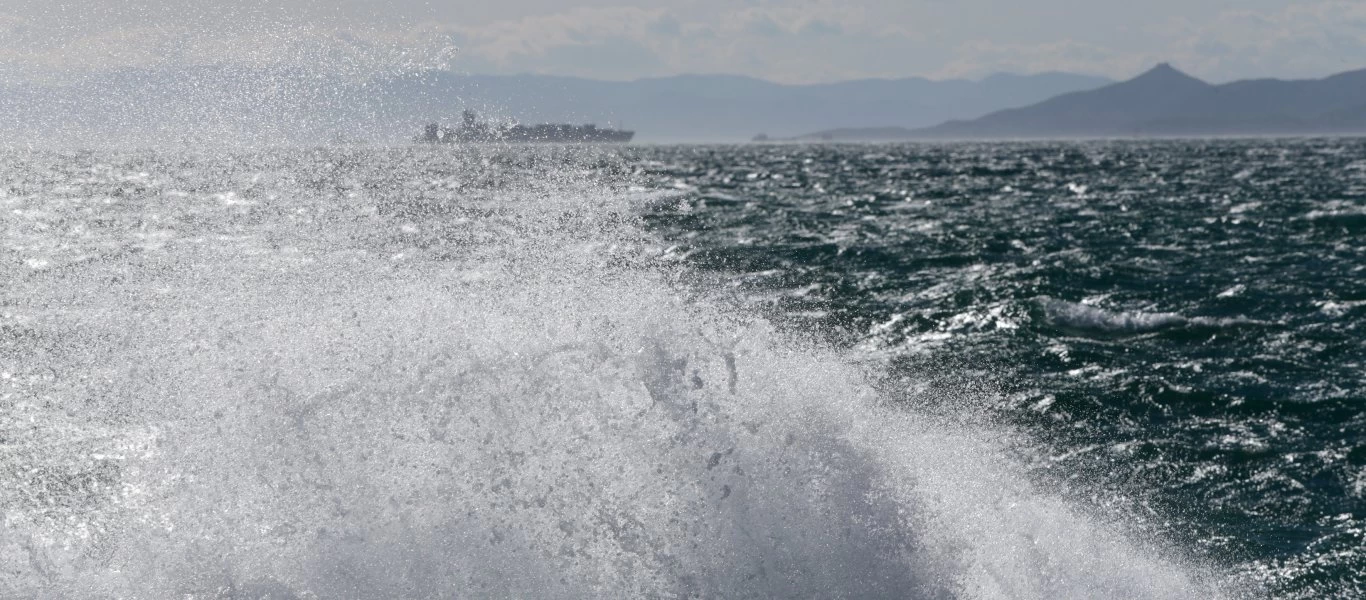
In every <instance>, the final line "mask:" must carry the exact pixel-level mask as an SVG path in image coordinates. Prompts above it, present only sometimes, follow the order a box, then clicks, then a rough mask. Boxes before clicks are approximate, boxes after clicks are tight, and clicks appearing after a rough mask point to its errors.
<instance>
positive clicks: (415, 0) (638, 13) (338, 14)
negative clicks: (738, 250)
mask: <svg viewBox="0 0 1366 600" xmlns="http://www.w3.org/2000/svg"><path fill="white" fill-rule="evenodd" d="M5 1H6V2H7V3H8V4H7V5H6V7H5V8H4V9H0V65H5V71H6V72H7V73H8V72H11V71H14V70H15V69H29V70H32V71H46V72H49V73H53V72H60V73H67V74H75V73H79V72H83V71H90V70H99V69H108V68H118V67H122V66H169V65H174V64H205V63H216V62H241V63H249V64H257V65H260V64H265V65H284V64H291V63H294V64H296V65H303V66H305V67H308V68H318V69H333V70H337V69H340V70H347V71H351V72H355V73H357V74H360V73H362V72H364V71H365V70H366V69H372V70H373V69H378V70H400V69H410V68H434V67H435V68H439V67H443V66H449V67H451V68H453V69H455V70H459V71H470V72H495V73H516V72H540V73H556V74H563V75H578V76H589V77H600V78H612V79H623V78H634V77H641V76H657V75H668V74H675V73H685V72H694V73H696V72H706V73H717V72H721V73H739V74H748V75H754V76H759V77H765V78H768V79H774V80H779V81H786V82H810V81H828V80H838V79H850V78H858V77H902V76H909V75H930V76H940V77H980V76H985V75H988V74H991V73H994V72H1000V71H1010V72H1037V71H1048V70H1067V71H1075V72H1083V73H1093V74H1104V75H1109V76H1113V77H1124V76H1128V75H1132V74H1136V73H1138V72H1140V71H1142V70H1144V69H1146V68H1147V67H1149V66H1151V65H1152V64H1153V63H1156V62H1160V61H1172V62H1174V63H1176V64H1177V65H1178V66H1180V67H1182V68H1184V69H1187V70H1189V71H1191V72H1192V73H1194V74H1196V75H1199V76H1202V77H1206V78H1210V79H1213V80H1226V79H1232V78H1235V77H1246V76H1254V75H1274V76H1295V75H1300V76H1309V75H1315V76H1316V75H1323V74H1327V73H1331V72H1335V71H1341V70H1345V69H1348V68H1355V67H1360V66H1363V65H1366V2H1361V1H1360V0H1301V1H1299V2H1290V1H1289V0H1245V1H1244V2H1241V3H1240V4H1239V5H1238V8H1226V7H1221V6H1219V5H1215V4H1210V3H1202V2H1191V1H1190V0H1151V1H1150V2H1149V3H1145V4H1143V5H1141V6H1140V5H1123V6H1120V5H1114V6H1109V7H1108V8H1107V7H1097V6H1095V5H1092V4H1086V5H1079V4H1076V3H1075V2H1074V0H1037V1H1036V2H1032V3H1028V4H1025V3H1007V2H1004V1H1003V0H959V1H956V2H947V1H944V0H745V1H744V2H734V1H733V0H643V1H640V2H636V3H632V4H630V5H627V4H624V3H622V2H623V0H500V2H497V3H477V4H474V3H449V2H447V3H435V2H429V1H427V0H390V1H389V2H385V3H379V2H376V1H374V0H337V1H336V2H332V3H327V2H322V1H321V0H247V1H246V2H226V1H223V2H204V1H203V0H120V1H119V2H115V1H114V0H90V2H85V3H76V2H74V0H44V1H43V2H40V1H38V0H5ZM16 3H17V4H16ZM16 6H17V7H21V8H14V7H16ZM25 6H27V7H29V8H28V9H24V8H22V7H25ZM53 7H57V8H53ZM385 11H388V13H392V14H388V13H386V12H385ZM380 13H383V14H380ZM377 15H379V16H377ZM457 47H458V49H459V51H458V52H456V51H455V49H456V48H457Z"/></svg>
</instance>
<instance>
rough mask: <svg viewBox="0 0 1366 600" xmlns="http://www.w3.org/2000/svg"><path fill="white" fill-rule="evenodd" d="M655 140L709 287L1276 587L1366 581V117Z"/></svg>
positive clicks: (679, 222)
mask: <svg viewBox="0 0 1366 600" xmlns="http://www.w3.org/2000/svg"><path fill="white" fill-rule="evenodd" d="M634 152H635V153H636V154H638V155H639V158H640V160H642V161H643V164H644V165H645V170H646V173H647V175H648V177H649V179H650V180H651V181H652V182H653V184H654V185H656V186H659V187H665V188H676V189H681V190H685V191H686V193H685V194H684V195H683V196H681V197H680V198H679V199H678V201H677V202H676V203H675V202H672V201H670V202H668V203H665V204H662V205H660V206H658V207H656V208H655V209H654V210H653V211H651V212H650V213H649V214H648V216H647V219H648V221H649V223H650V225H651V228H652V229H653V230H654V231H655V232H656V233H657V234H658V235H660V236H662V237H663V238H665V239H667V240H670V241H672V242H673V243H676V244H677V247H675V248H673V249H672V250H671V251H670V256H672V257H675V258H678V259H681V260H683V261H684V262H685V263H686V264H689V265H693V266H695V267H698V268H699V269H700V271H701V272H702V275H700V276H699V277H698V279H699V282H698V283H699V284H702V285H700V286H699V287H707V288H711V287H713V286H712V285H711V284H715V283H722V284H724V286H728V287H729V288H730V289H732V290H733V292H734V293H733V294H732V295H731V296H730V299H731V300H733V301H735V302H738V303H741V304H744V305H746V306H747V307H749V308H751V309H755V310H758V311H760V312H762V313H764V314H766V315H769V316H770V317H771V318H773V319H774V320H776V321H778V322H780V323H783V324H784V326H785V327H786V328H788V329H789V330H791V331H796V332H807V333H812V334H814V335H815V336H816V337H818V338H821V339H824V340H826V341H832V342H833V343H835V344H837V345H840V346H843V347H846V348H849V349H853V350H857V351H859V352H862V353H865V354H866V356H867V357H868V358H869V359H870V360H874V361H883V362H885V363H886V365H887V366H888V368H889V371H890V372H891V373H892V374H893V375H892V383H891V384H889V385H891V386H893V387H895V386H898V385H900V386H902V387H904V389H906V390H908V391H907V398H908V401H916V402H921V403H925V404H935V403H936V402H938V403H941V404H942V408H944V409H946V410H953V409H954V407H955V406H960V405H962V404H963V403H969V404H973V405H974V407H975V408H980V407H981V405H985V406H986V407H987V408H988V409H989V413H990V414H992V415H994V417H993V418H996V419H999V420H1002V421H1005V422H1008V423H1010V424H1012V425H1013V426H1016V427H1019V428H1021V429H1023V430H1024V431H1027V432H1028V433H1029V437H1030V438H1031V440H1033V441H1032V444H1034V445H1033V446H1031V447H1030V449H1028V450H1025V451H1023V452H1022V455H1023V456H1024V457H1025V459H1026V460H1028V461H1029V462H1030V464H1031V468H1032V470H1033V473H1034V476H1035V477H1036V478H1037V479H1038V480H1040V481H1042V482H1045V485H1049V486H1051V487H1053V488H1054V489H1057V490H1060V491H1061V493H1063V494H1065V495H1068V496H1070V497H1073V498H1075V499H1077V500H1079V501H1081V502H1083V503H1089V504H1091V505H1092V506H1094V507H1095V508H1096V510H1097V511H1099V512H1101V513H1105V512H1107V511H1108V512H1113V513H1115V514H1120V513H1124V514H1128V515H1131V516H1132V515H1139V516H1140V517H1145V518H1144V519H1142V520H1143V522H1144V524H1145V525H1144V526H1145V527H1148V528H1151V529H1152V530H1153V531H1154V532H1155V533H1157V534H1158V535H1159V536H1161V537H1164V538H1166V539H1171V540H1174V541H1176V542H1177V543H1178V544H1180V545H1182V546H1183V547H1185V548H1187V549H1188V552H1190V553H1192V554H1194V555H1199V556H1203V557H1207V558H1208V559H1211V560H1212V561H1213V562H1214V563H1216V564H1220V565H1224V566H1225V567H1227V568H1229V569H1231V570H1233V571H1235V572H1238V573H1241V574H1242V575H1243V576H1245V577H1248V578H1250V579H1253V580H1257V581H1260V582H1262V583H1263V584H1264V585H1265V586H1266V587H1267V589H1268V590H1269V591H1271V592H1272V593H1273V594H1274V595H1276V596H1284V597H1349V596H1355V595H1357V594H1366V575H1363V573H1366V551H1363V550H1362V549H1363V547H1366V341H1364V340H1366V141H1361V140H1313V141H1256V140H1249V141H1162V142H1114V143H1100V142H1097V143H1017V144H964V145H925V146H919V145H904V146H746V147H659V148H642V149H637V150H635V151H634Z"/></svg>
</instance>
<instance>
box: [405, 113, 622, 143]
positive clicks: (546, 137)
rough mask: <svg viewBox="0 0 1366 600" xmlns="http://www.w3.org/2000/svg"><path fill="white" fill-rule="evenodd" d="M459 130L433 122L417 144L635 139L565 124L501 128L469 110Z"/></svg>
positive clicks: (578, 141)
mask: <svg viewBox="0 0 1366 600" xmlns="http://www.w3.org/2000/svg"><path fill="white" fill-rule="evenodd" d="M463 116H464V119H463V121H462V122H461V123H460V126H459V127H446V126H442V125H439V124H437V123H431V124H429V125H427V128H426V129H425V130H424V131H423V132H422V135H421V136H420V137H418V138H417V140H418V141H420V142H427V143H432V144H453V143H459V142H473V143H490V142H505V143H559V144H624V143H626V142H629V141H631V138H633V137H635V135H636V132H634V131H624V130H620V129H605V128H599V127H598V126H597V125H591V124H590V125H566V124H558V123H544V124H541V125H501V124H497V123H488V122H484V121H480V120H479V116H478V115H476V114H475V113H474V111H472V110H467V111H465V113H464V115H463Z"/></svg>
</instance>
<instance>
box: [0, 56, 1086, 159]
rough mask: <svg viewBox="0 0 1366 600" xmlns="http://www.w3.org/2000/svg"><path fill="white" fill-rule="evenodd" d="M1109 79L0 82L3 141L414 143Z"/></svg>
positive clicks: (793, 116)
mask: <svg viewBox="0 0 1366 600" xmlns="http://www.w3.org/2000/svg"><path fill="white" fill-rule="evenodd" d="M1107 83H1109V80H1106V79H1103V78H1098V77H1090V76H1083V75H1071V74H1066V73H1044V74H1039V75H1027V76H1024V75H994V76H991V77H987V78H986V79H983V80H980V81H969V80H945V81H932V80H928V79H923V78H906V79H867V80H857V81H846V82H838V83H828V84H816V85H784V84H777V83H772V82H768V81H763V80H759V79H754V78H749V77H740V76H728V75H682V76H676V77H663V78H651V79H640V80H636V81H624V82H623V81H598V80H590V79H580V78H574V77H556V76H545V75H512V76H495V75H461V74H456V73H451V72H445V71H432V72H424V73H410V74H402V75H393V76H384V77H376V78H368V79H356V78H354V77H345V76H342V75H339V74H335V73H327V72H322V73H318V72H306V71H299V70H289V69H274V70H252V69H246V68H240V67H227V66H204V67H190V68H180V69H162V70H140V69H128V70H122V71H116V72H110V73H102V74H97V75H91V76H88V77H84V78H81V79H80V80H78V81H75V82H66V83H63V84H59V85H57V84H46V85H33V84H24V85H18V84H11V85H8V86H0V139H3V140H7V141H9V142H11V143H13V142H15V141H25V140H35V139H36V140H41V141H43V142H50V143H65V144H70V143H80V142H81V141H82V140H91V141H93V142H99V141H105V142H107V143H142V142H146V143H158V142H166V141H177V140H181V141H187V142H191V143H197V142H199V141H201V140H203V141H215V140H228V141H232V140H242V141H246V142H251V143H260V142H263V141H264V142H279V143H310V142H326V141H330V140H334V139H356V140H371V141H378V142H395V141H402V140H406V139H410V138H411V137H412V136H414V135H416V134H417V133H418V132H419V130H420V128H421V125H422V124H423V123H426V122H430V121H446V122H453V121H454V120H455V119H456V118H457V117H458V115H459V114H460V111H461V110H463V109H465V108H473V109H475V110H477V111H479V112H480V113H481V114H482V115H484V116H487V117H489V118H494V119H507V120H517V121H520V122H523V123H538V122H572V123H588V122H595V123H599V124H604V125H606V124H610V125H614V126H620V127H625V128H629V129H634V130H636V132H637V137H636V139H637V141H642V142H668V141H693V142H706V141H716V142H723V141H746V140H748V139H750V137H751V136H753V135H755V134H756V133H760V132H763V133H767V134H769V135H772V136H775V137H782V136H792V135H795V134H798V133H800V132H802V131H810V130H812V129H828V128H849V127H853V128H858V127H875V126H887V125H892V126H897V127H904V128H914V127H926V126H929V125H933V124H935V123H940V122H943V121H945V120H949V119H966V118H974V117H977V116H980V115H984V114H987V113H990V112H992V111H996V110H1000V109H1002V108H1008V107H1013V106H1025V105H1028V104H1031V103H1034V102H1038V101H1040V100H1043V99H1046V98H1049V97H1053V96H1056V95H1058V94H1061V93H1066V92H1073V91H1078V90H1087V89H1094V88H1096V87H1099V86H1102V85H1105V84H1107ZM72 140H75V141H74V142H73V141H72Z"/></svg>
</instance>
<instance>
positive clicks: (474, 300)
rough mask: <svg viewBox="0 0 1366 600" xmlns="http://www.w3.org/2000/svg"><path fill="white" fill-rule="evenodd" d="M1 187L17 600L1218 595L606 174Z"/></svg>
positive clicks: (367, 164)
mask: <svg viewBox="0 0 1366 600" xmlns="http://www.w3.org/2000/svg"><path fill="white" fill-rule="evenodd" d="M3 164H4V165H5V166H4V168H5V170H6V172H5V180H6V181H7V182H9V183H8V184H7V186H6V187H5V188H0V209H3V210H0V222H3V228H4V245H3V250H0V251H2V252H3V253H4V260H3V261H0V269H3V271H0V276H2V277H3V278H4V281H5V282H6V285H5V286H4V288H3V291H2V292H0V370H2V371H3V372H0V409H3V410H0V452H3V454H2V455H0V508H3V511H4V512H3V514H4V521H3V523H4V526H3V529H0V557H3V558H2V559H0V564H3V565H4V568H3V571H0V594H2V595H6V596H14V597H40V598H44V597H46V598H73V597H74V598H99V597H141V598H159V597H173V596H174V597H195V598H264V597H272V598H279V597H286V598H288V597H298V598H311V597H317V598H361V597H415V598H418V597H509V596H512V597H563V598H577V597H590V596H607V597H774V596H785V597H786V596H796V597H851V598H852V597H896V598H905V597H913V598H1020V597H1032V598H1057V597H1072V598H1094V597H1152V598H1167V597H1170V598H1188V597H1212V596H1217V595H1220V594H1221V593H1227V592H1228V590H1227V589H1224V587H1225V586H1226V585H1227V582H1225V581H1223V578H1222V577H1221V576H1218V575H1217V574H1216V573H1217V571H1218V569H1217V568H1210V569H1205V568H1201V567H1199V566H1198V565H1195V564H1193V563H1192V561H1191V560H1190V559H1183V558H1182V556H1185V555H1186V553H1184V552H1183V551H1181V550H1179V549H1177V548H1174V547H1171V545H1170V544H1169V543H1167V542H1165V541H1163V540H1162V539H1161V538H1153V537H1150V536H1147V535H1145V534H1143V533H1142V528H1139V527H1131V526H1130V525H1127V524H1126V520H1127V519H1128V518H1129V517H1127V516H1125V515H1123V514H1111V515H1104V514H1098V513H1094V512H1093V511H1091V510H1089V509H1083V508H1080V507H1078V506H1077V505H1076V504H1073V503H1071V502H1069V501H1066V500H1064V499H1062V498H1061V497H1059V496H1058V495H1056V494H1053V493H1050V492H1049V490H1048V489H1047V488H1046V487H1041V486H1040V485H1039V484H1038V483H1037V482H1036V481H1034V480H1033V478H1032V477H1031V476H1030V475H1029V473H1028V471H1027V469H1025V468H1024V467H1022V466H1021V464H1020V462H1019V454H1020V452H1021V449H1022V448H1027V447H1029V442H1028V440H1026V439H1022V438H1021V437H1020V435H1019V434H1018V433H1015V432H1014V431H1013V430H1012V429H1011V428H1009V427H1006V426H1003V425H1000V424H992V423H993V422H994V420H993V419H991V418H988V417H986V416H981V415H978V416H974V415H973V414H970V411H971V410H973V409H972V408H971V407H973V406H975V405H977V403H975V402H972V401H955V400H954V398H952V397H949V396H945V397H943V398H928V399H929V400H938V401H940V406H945V405H954V406H962V407H964V408H963V410H964V411H969V413H960V414H953V411H944V410H920V409H917V408H916V406H917V405H928V404H932V403H927V402H926V400H927V398H926V397H924V396H923V395H922V396H921V397H919V398H918V399H917V398H908V397H907V395H906V394H907V392H905V391H904V390H901V391H898V389H896V388H894V387H888V386H887V384H886V382H885V381H884V375H883V374H882V373H879V372H878V370H877V369H876V368H871V367H869V366H868V364H867V363H866V362H864V361H863V360H862V359H861V358H860V355H859V354H858V353H856V352H855V351H853V350H850V349H847V348H843V347H841V346H839V345H833V346H832V345H827V344H823V343H817V342H814V341H811V340H809V339H805V337H804V336H802V335H799V334H797V333H794V331H793V330H792V329H791V328H789V327H786V326H781V327H780V326H775V325H773V324H772V322H771V320H770V319H767V318H765V317H763V316H762V315H761V314H759V313H757V312H755V311H751V310H746V309H737V308H735V307H734V306H733V305H732V304H730V303H728V302H725V301H723V297H724V296H725V292H724V290H708V289H707V288H705V287H703V288H699V287H698V286H697V285H695V283H693V282H695V279H694V277H693V276H692V275H690V273H692V272H693V271H692V270H693V268H694V267H692V266H690V265H689V264H688V263H687V262H686V261H683V262H680V261H679V260H678V256H677V254H676V252H672V251H670V249H669V246H670V243H668V242H666V241H664V240H662V239H661V238H660V237H659V236H658V234H656V233H653V232H650V231H648V230H647V229H646V228H645V226H644V223H643V221H642V215H643V214H645V212H646V211H649V210H654V208H653V207H658V206H661V205H668V204H671V203H674V202H677V201H678V200H679V199H680V198H682V197H681V196H679V195H678V194H677V192H667V191H651V189H652V188H654V187H655V186H653V185H642V184H648V179H649V178H648V177H646V176H645V174H644V173H643V172H642V171H641V166H640V164H639V162H638V160H637V158H636V157H634V156H631V155H629V154H625V155H624V154H623V153H622V152H621V151H618V150H611V149H592V148H577V149H565V148H541V147H523V148H493V147H466V148H397V149H373V148H349V149H347V148H342V149H314V150H256V151H243V152H237V153H219V152H212V151H159V152H154V151H145V152H129V151H124V152H118V151H98V152H70V153H62V152H40V153H26V152H9V153H7V154H5V155H4V161H3ZM911 400H914V401H911ZM1215 567H1217V565H1216V566H1215Z"/></svg>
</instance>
